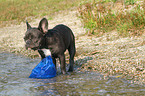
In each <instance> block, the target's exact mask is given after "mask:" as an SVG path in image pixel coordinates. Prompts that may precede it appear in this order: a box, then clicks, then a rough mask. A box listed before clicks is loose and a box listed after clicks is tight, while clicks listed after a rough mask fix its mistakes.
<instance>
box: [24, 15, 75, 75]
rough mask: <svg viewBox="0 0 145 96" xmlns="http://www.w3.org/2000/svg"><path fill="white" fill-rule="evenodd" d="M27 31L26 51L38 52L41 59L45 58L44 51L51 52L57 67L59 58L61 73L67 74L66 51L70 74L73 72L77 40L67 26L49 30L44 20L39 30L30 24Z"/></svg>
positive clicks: (44, 19) (58, 26)
mask: <svg viewBox="0 0 145 96" xmlns="http://www.w3.org/2000/svg"><path fill="white" fill-rule="evenodd" d="M26 24H27V31H26V34H25V37H24V40H25V42H26V45H25V47H26V49H28V48H31V49H32V50H38V52H39V54H40V56H41V58H42V59H43V58H45V53H44V52H43V49H48V50H50V51H51V54H52V59H53V62H54V64H55V66H56V58H59V61H60V64H61V72H62V73H63V74H66V65H65V63H66V62H65V54H64V52H65V51H66V49H68V51H69V55H70V60H69V61H70V67H69V70H68V71H69V72H72V71H73V64H74V55H75V52H76V49H75V38H74V35H73V33H72V31H71V29H70V28H69V27H67V26H65V25H62V24H60V25H57V26H55V27H54V28H53V29H50V30H48V21H47V19H46V18H43V19H42V20H41V21H40V23H39V26H38V28H32V27H31V26H30V25H29V23H28V22H26Z"/></svg>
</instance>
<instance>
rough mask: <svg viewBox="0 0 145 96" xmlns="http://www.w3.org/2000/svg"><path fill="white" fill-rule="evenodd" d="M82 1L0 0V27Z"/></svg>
mask: <svg viewBox="0 0 145 96" xmlns="http://www.w3.org/2000/svg"><path fill="white" fill-rule="evenodd" d="M83 1H85V0H0V6H1V8H0V13H1V14H0V27H3V26H5V25H6V24H7V23H8V22H9V21H14V22H17V23H20V22H22V21H25V20H26V19H30V18H28V17H30V16H31V17H42V16H46V15H52V14H54V13H55V12H58V11H61V10H68V9H69V8H72V7H76V6H78V5H79V3H80V2H83ZM72 2H73V3H72ZM14 22H11V23H14Z"/></svg>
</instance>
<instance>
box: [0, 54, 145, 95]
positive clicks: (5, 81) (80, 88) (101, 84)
mask: <svg viewBox="0 0 145 96" xmlns="http://www.w3.org/2000/svg"><path fill="white" fill-rule="evenodd" d="M39 61H40V59H30V58H26V57H23V56H16V55H14V54H8V53H0V96H51V95H53V96H54V95H57V96H66V95H68V96H80V95H81V96H90V95H91V96H96V95H103V96H116V95H124V96H144V94H145V85H138V84H132V83H129V82H128V81H126V80H123V79H120V78H113V77H105V78H104V76H103V75H100V74H97V73H94V72H74V73H69V74H68V75H61V74H59V75H57V76H56V77H54V78H51V79H30V78H28V76H29V75H30V73H31V70H32V69H33V68H34V67H35V66H36V65H37V64H38V63H39Z"/></svg>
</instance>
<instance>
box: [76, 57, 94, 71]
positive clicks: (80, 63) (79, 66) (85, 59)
mask: <svg viewBox="0 0 145 96" xmlns="http://www.w3.org/2000/svg"><path fill="white" fill-rule="evenodd" d="M89 60H93V57H91V56H86V57H84V58H81V59H78V60H75V64H74V69H75V70H77V69H80V68H81V67H82V65H83V64H85V63H87V62H88V61H89Z"/></svg>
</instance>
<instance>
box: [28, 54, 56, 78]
mask: <svg viewBox="0 0 145 96" xmlns="http://www.w3.org/2000/svg"><path fill="white" fill-rule="evenodd" d="M55 76H56V69H55V65H54V64H53V61H52V58H51V56H47V57H46V58H44V59H43V60H42V61H41V62H40V63H39V64H38V65H37V66H36V67H35V68H34V69H33V70H32V72H31V74H30V76H29V78H37V79H47V78H52V77H55Z"/></svg>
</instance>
